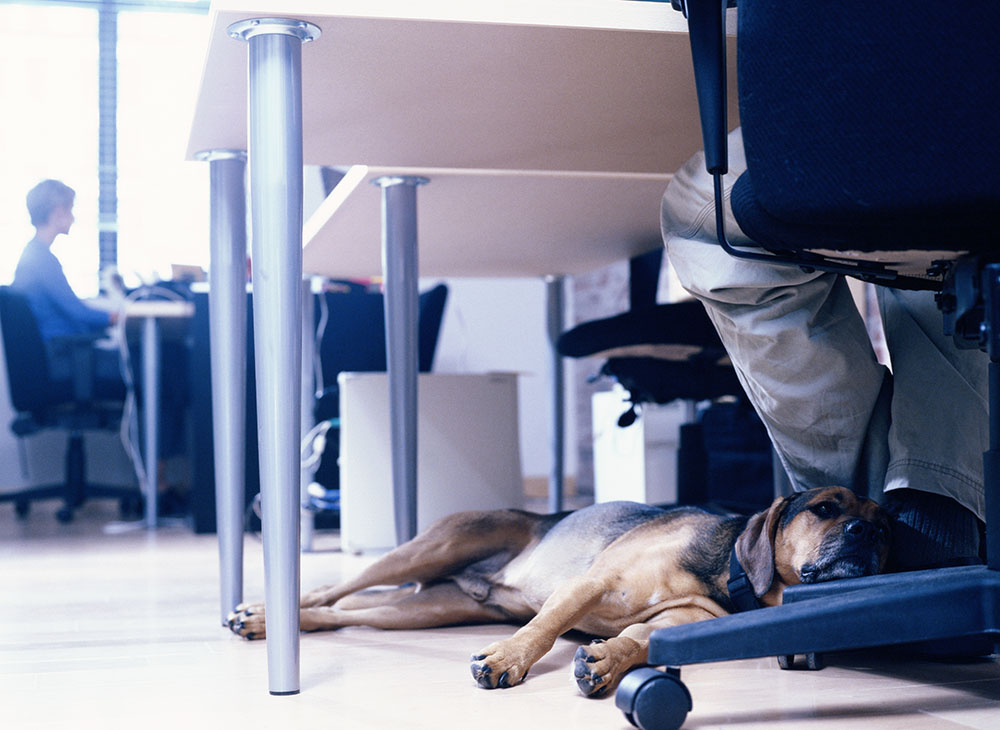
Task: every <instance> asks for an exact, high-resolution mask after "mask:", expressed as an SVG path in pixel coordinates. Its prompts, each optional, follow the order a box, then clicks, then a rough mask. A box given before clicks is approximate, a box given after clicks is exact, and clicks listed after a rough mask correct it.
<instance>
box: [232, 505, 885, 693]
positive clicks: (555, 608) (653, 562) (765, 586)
mask: <svg viewBox="0 0 1000 730" xmlns="http://www.w3.org/2000/svg"><path fill="white" fill-rule="evenodd" d="M888 526H889V523H888V519H887V517H886V515H885V513H884V512H883V511H882V509H881V508H880V507H879V506H878V505H877V504H876V503H875V502H873V501H871V500H868V499H863V498H859V497H857V496H855V495H854V493H853V492H851V491H850V490H848V489H844V488H842V487H826V488H821V489H813V490H810V491H806V492H800V493H797V494H794V495H792V496H790V497H785V498H783V499H777V500H775V501H774V503H773V504H772V505H771V507H770V508H769V509H767V510H765V511H763V512H759V513H757V514H755V515H753V516H752V517H750V518H747V517H739V516H729V517H727V516H722V515H716V514H711V513H709V512H705V511H703V510H700V509H696V508H691V507H681V508H674V509H666V510H665V509H659V508H656V507H650V506H647V505H643V504H638V503H635V502H608V503H603V504H596V505H593V506H590V507H586V508H584V509H581V510H578V511H576V512H567V513H560V514H555V515H537V514H533V513H530V512H522V511H520V510H495V511H485V512H462V513H458V514H455V515H451V516H449V517H446V518H444V519H442V520H440V521H438V522H437V523H435V524H434V525H432V526H431V527H430V528H428V529H427V530H426V531H425V532H423V533H421V534H420V535H418V536H417V537H415V538H414V539H413V540H411V541H409V542H407V543H405V544H403V545H401V546H400V547H398V548H396V549H394V550H392V551H391V552H389V553H387V554H386V555H385V556H384V557H382V558H381V559H379V560H378V561H377V562H375V563H374V564H372V565H371V566H370V567H369V568H367V569H366V570H364V571H363V572H362V573H361V574H360V575H358V577H356V578H354V579H353V580H349V581H347V582H345V583H342V584H340V585H336V586H326V587H323V588H319V589H317V590H315V591H312V592H311V593H308V594H306V595H305V596H304V597H303V598H302V601H301V611H300V626H301V629H302V630H303V631H322V630H328V629H338V628H341V627H343V626H372V627H375V628H382V629H417V628H431V627H435V626H446V625H454V624H463V623H464V624H468V623H496V622H503V623H508V622H516V623H523V624H525V625H524V626H522V628H520V629H519V630H518V631H517V632H516V633H515V634H514V635H513V636H512V637H510V638H509V639H505V640H503V641H498V642H495V643H493V644H490V645H489V646H487V647H485V648H483V649H481V650H480V651H477V652H476V653H475V654H474V655H473V656H472V674H473V677H475V679H476V681H477V682H478V684H479V685H480V686H481V687H486V688H495V687H510V686H513V685H515V684H518V683H519V682H521V681H522V680H523V679H524V678H525V676H526V675H527V673H528V670H529V669H530V668H531V666H532V664H534V663H535V662H537V661H538V660H539V659H540V658H541V657H542V656H544V655H545V654H546V653H547V652H548V651H549V649H551V648H552V646H553V644H554V643H555V641H556V639H557V638H558V637H559V636H560V635H561V634H563V633H565V632H567V631H569V630H570V629H578V630H580V631H583V632H585V633H588V634H594V635H596V636H600V637H606V640H601V639H598V640H597V641H595V642H594V643H592V644H590V645H589V646H586V647H580V649H579V650H578V651H577V654H576V657H575V661H574V674H575V676H576V678H577V685H578V686H579V687H580V690H581V691H582V692H583V694H585V695H587V696H599V695H602V694H605V693H606V692H608V691H609V690H610V689H612V688H613V687H614V686H615V685H616V684H617V682H618V680H619V679H620V678H621V676H622V675H623V674H624V673H625V672H627V671H628V670H629V669H630V668H632V667H634V666H636V665H638V664H643V663H644V662H645V661H646V657H647V650H648V644H649V641H648V639H649V634H650V633H651V632H652V631H653V630H654V629H657V628H660V627H664V626H675V625H678V624H686V623H691V622H693V621H702V620H704V619H708V618H713V617H715V616H724V615H726V614H727V613H732V612H734V611H736V610H738V609H739V608H741V606H742V607H750V606H756V605H762V606H773V605H776V604H779V603H781V597H782V593H783V591H784V589H785V587H786V586H789V585H794V584H796V583H818V582H820V581H826V580H833V579H836V578H855V577H860V576H866V575H873V574H875V573H878V572H879V571H880V570H881V569H882V568H883V566H884V565H885V561H886V556H887V553H888ZM404 584H412V585H404ZM390 585H391V586H399V587H397V588H394V589H391V590H389V589H387V590H378V591H366V592H363V593H359V591H362V590H363V589H366V588H372V587H374V586H390ZM748 603H749V606H747V605H746V604H748ZM264 624H265V622H264V606H263V604H252V605H248V604H244V605H241V606H239V607H237V609H236V611H235V612H234V613H233V614H231V615H230V617H229V627H230V628H231V629H232V630H233V631H234V632H235V633H237V634H239V635H240V636H243V637H245V638H248V639H254V638H263V637H264V633H265V626H264Z"/></svg>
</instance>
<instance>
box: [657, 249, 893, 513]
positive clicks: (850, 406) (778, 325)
mask: <svg viewBox="0 0 1000 730" xmlns="http://www.w3.org/2000/svg"><path fill="white" fill-rule="evenodd" d="M667 251H668V255H669V256H670V261H671V264H672V265H673V266H674V268H675V270H676V273H677V276H678V278H679V279H680V281H681V283H682V284H683V285H684V286H685V288H686V289H687V290H688V291H690V292H691V293H692V294H693V295H694V296H696V297H697V298H698V299H700V300H701V301H702V303H703V304H704V305H705V308H706V310H707V311H708V314H709V317H710V318H711V319H712V322H713V323H714V324H715V327H716V329H717V330H718V332H719V336H720V337H721V339H722V341H723V343H724V344H725V346H726V349H727V351H728V352H729V356H730V359H731V360H732V361H733V366H734V367H735V369H736V372H737V375H738V377H739V379H740V382H741V383H742V384H743V387H744V389H745V390H746V392H747V395H748V396H749V398H750V400H751V402H752V403H753V404H754V407H755V408H756V410H757V412H758V414H759V415H760V416H761V419H762V420H763V421H764V424H765V426H766V427H767V430H768V433H769V434H770V436H771V440H772V442H773V443H774V446H775V449H776V450H777V452H778V454H779V456H780V458H781V460H782V462H783V464H784V466H785V468H786V470H787V471H788V473H789V476H790V478H791V480H792V483H793V485H794V486H795V488H796V489H799V490H802V489H809V488H812V487H820V486H828V485H830V484H841V485H844V486H848V487H851V488H853V489H854V490H856V491H858V492H859V493H862V494H872V495H874V494H877V493H879V492H881V488H882V477H883V475H884V474H885V465H886V462H887V458H888V455H887V450H886V444H887V430H888V426H889V423H888V404H889V398H890V396H891V393H892V382H891V377H890V376H889V374H888V372H887V371H886V369H885V367H884V366H882V365H880V364H879V363H878V361H877V360H876V358H875V354H874V351H873V349H872V347H871V343H870V341H869V339H868V335H867V332H866V330H865V326H864V322H863V320H862V318H861V315H860V314H859V313H858V311H857V308H856V307H855V305H854V301H853V299H852V297H851V294H850V291H849V290H848V287H847V284H846V282H845V281H844V280H843V278H842V277H838V276H835V275H832V274H817V273H813V274H806V273H804V272H802V271H801V270H800V269H797V268H794V267H777V266H769V265H763V264H756V263H748V262H744V261H739V260H737V259H732V258H731V257H729V256H728V255H727V254H726V253H725V252H724V251H723V250H722V249H721V248H720V247H719V246H717V245H712V244H707V243H704V242H701V241H695V240H686V239H679V238H670V239H668V241H667Z"/></svg>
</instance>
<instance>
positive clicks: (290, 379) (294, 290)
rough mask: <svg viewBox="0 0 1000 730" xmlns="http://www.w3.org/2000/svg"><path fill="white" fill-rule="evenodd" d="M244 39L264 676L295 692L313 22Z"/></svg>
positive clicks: (273, 21)
mask: <svg viewBox="0 0 1000 730" xmlns="http://www.w3.org/2000/svg"><path fill="white" fill-rule="evenodd" d="M229 32H230V34H231V35H233V36H234V37H236V38H241V39H243V40H246V41H247V42H248V44H249V47H250V48H249V97H250V98H249V122H250V135H249V138H250V144H249V157H250V200H251V205H250V210H251V216H252V219H251V226H252V239H253V287H254V345H255V352H256V373H257V417H258V437H259V443H260V481H261V510H262V514H263V519H262V522H263V533H264V580H265V586H264V591H265V601H266V604H267V614H266V618H265V621H266V629H267V659H268V684H269V689H270V692H271V694H278V695H285V694H297V693H298V691H299V479H300V469H299V461H300V460H299V440H300V427H301V400H300V398H301V393H300V388H301V379H302V370H301V358H302V296H301V289H300V287H301V281H302V43H303V42H304V41H308V40H312V39H314V38H316V37H317V36H318V35H319V28H317V27H315V26H313V25H310V24H308V23H304V22H301V21H295V20H287V19H282V18H265V19H256V20H247V21H241V22H239V23H235V24H233V25H232V26H230V28H229Z"/></svg>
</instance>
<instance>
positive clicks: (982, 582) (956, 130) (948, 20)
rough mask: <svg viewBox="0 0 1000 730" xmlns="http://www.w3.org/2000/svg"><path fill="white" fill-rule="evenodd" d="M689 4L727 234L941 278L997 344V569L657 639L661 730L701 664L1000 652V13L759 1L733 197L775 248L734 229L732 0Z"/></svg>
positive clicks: (800, 603)
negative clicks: (742, 168) (999, 646)
mask: <svg viewBox="0 0 1000 730" xmlns="http://www.w3.org/2000/svg"><path fill="white" fill-rule="evenodd" d="M673 4H674V6H675V7H676V8H678V9H681V8H683V9H684V10H685V12H686V15H687V17H688V24H689V30H690V37H691V45H692V54H693V58H694V63H695V77H696V81H697V87H698V100H699V106H700V108H701V114H702V127H703V132H704V138H705V140H704V141H705V152H706V165H707V167H708V171H709V172H710V173H712V174H713V175H714V176H715V191H716V210H717V230H719V231H720V232H721V233H720V236H719V243H720V245H722V246H724V247H725V248H726V250H727V251H729V253H731V254H732V255H734V256H738V257H742V258H747V259H761V260H764V261H768V262H771V263H784V264H789V265H795V266H803V267H806V268H811V269H817V270H829V271H835V272H839V273H844V274H847V275H852V276H856V277H859V278H861V279H864V280H867V281H873V282H877V283H879V284H883V285H888V286H898V287H907V288H919V289H932V290H937V291H938V292H939V295H938V302H939V304H940V307H941V309H942V311H943V313H944V321H945V331H946V332H947V333H949V334H952V335H953V336H954V338H955V342H956V344H957V345H958V346H959V347H963V348H980V349H983V350H984V351H986V352H987V353H988V355H989V358H990V363H989V369H990V395H989V413H990V416H989V418H990V450H989V451H987V452H986V454H985V455H984V462H985V467H986V469H985V471H986V474H985V489H986V531H987V536H986V546H987V564H986V565H985V566H965V567H957V568H943V569H939V570H929V571H918V572H912V573H899V574H894V575H884V576H874V577H871V578H859V579H854V580H845V581H835V582H832V583H828V584H818V585H812V586H794V587H792V588H789V589H788V590H787V591H786V592H785V597H784V604H783V605H781V606H777V607H774V608H764V609H760V610H755V611H750V612H748V613H740V614H735V615H731V616H725V617H722V618H718V619H713V620H711V621H704V622H701V623H696V624H691V625H688V626H680V627H673V628H669V629H662V630H659V631H656V632H654V633H653V636H652V639H651V642H650V659H649V661H650V663H651V664H655V665H665V666H667V667H668V669H667V671H666V672H665V673H661V672H658V671H657V670H655V669H652V668H643V669H639V670H636V671H634V672H632V673H630V674H629V675H627V676H626V677H625V679H624V680H623V681H622V684H621V686H620V688H619V690H618V693H617V695H616V703H617V704H618V706H619V708H621V709H622V710H623V711H624V712H625V713H626V715H627V716H628V718H629V719H630V720H631V721H632V722H633V724H636V725H638V726H639V727H642V728H644V729H645V730H651V729H652V728H677V727H680V726H681V724H682V723H683V721H684V718H685V717H686V715H687V712H688V711H689V710H690V708H691V697H690V694H689V693H688V691H687V689H686V688H685V687H684V685H683V684H682V683H681V682H680V679H679V675H680V670H679V667H680V666H682V665H686V664H693V663H700V662H712V661H724V660H730V659H743V658H751V657H763V656H777V657H779V663H781V665H782V666H789V665H790V664H791V661H792V659H793V657H794V656H795V655H800V654H806V655H807V656H808V657H811V658H812V660H811V661H810V662H809V663H810V664H812V665H813V666H817V665H818V663H819V662H818V660H817V654H818V653H822V652H832V651H841V650H848V649H860V648H868V647H877V646H887V645H899V644H910V643H913V642H926V641H928V640H948V641H949V643H952V644H955V645H957V644H963V645H965V646H967V647H969V648H970V650H971V649H972V648H977V649H978V650H979V651H985V652H986V653H989V652H990V651H992V650H993V649H994V648H995V644H996V642H997V639H998V637H1000V263H997V262H998V261H1000V245H998V242H997V234H996V233H995V232H994V230H995V227H996V222H997V214H998V213H1000V186H998V184H997V178H996V176H997V170H998V169H1000V145H998V144H997V143H996V140H995V125H994V120H995V117H996V111H997V108H996V101H995V99H996V89H997V88H998V84H1000V78H998V77H1000V71H998V68H1000V66H998V64H997V63H996V42H995V40H996V39H995V29H996V28H997V27H998V25H1000V5H998V4H997V3H986V2H982V3H980V2H973V3H953V4H951V5H948V6H947V7H943V6H941V5H940V3H931V2H917V3H910V4H907V5H906V6H905V7H902V6H897V5H890V4H885V3H867V4H854V5H850V6H845V5H843V4H837V3H825V4H822V3H804V2H800V1H799V0H752V2H751V1H750V0H747V2H744V3H741V4H740V6H739V29H738V48H739V58H738V63H739V79H738V81H739V99H740V117H741V124H742V127H743V139H744V144H745V149H746V157H747V172H746V173H745V174H744V175H743V176H742V177H741V178H740V179H739V180H738V181H737V183H736V185H735V186H734V188H733V190H732V198H731V200H732V208H733V213H734V215H735V216H736V219H737V221H738V222H739V224H740V227H741V229H742V230H743V231H744V233H746V234H747V235H748V236H749V237H750V238H751V239H752V240H753V241H754V242H755V243H756V244H757V245H758V246H759V247H760V248H762V249H764V251H760V250H752V249H751V250H746V249H736V248H734V247H732V246H730V245H729V243H728V242H727V241H726V239H725V234H724V226H723V215H722V211H723V206H722V201H721V197H722V183H721V177H722V175H723V174H724V173H725V172H726V169H727V159H726V154H727V153H726V132H727V130H726V126H725V124H726V122H725V62H724V60H725V59H724V53H725V45H724V35H723V34H724V22H723V21H724V10H725V7H726V5H727V3H726V0H673ZM729 4H730V5H732V4H733V3H731V2H730V3H729ZM684 6H686V7H684ZM880 252H881V253H880ZM935 252H936V253H935ZM812 599H822V600H812Z"/></svg>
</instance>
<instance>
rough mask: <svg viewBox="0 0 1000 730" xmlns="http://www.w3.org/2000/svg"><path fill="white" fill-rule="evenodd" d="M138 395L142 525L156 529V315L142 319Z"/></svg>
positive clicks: (157, 328)
mask: <svg viewBox="0 0 1000 730" xmlns="http://www.w3.org/2000/svg"><path fill="white" fill-rule="evenodd" d="M142 396H143V404H142V406H143V425H144V426H145V428H144V431H145V439H144V440H145V449H144V450H143V452H144V453H143V463H144V464H145V471H146V528H147V529H149V530H154V529H156V522H157V514H156V508H157V503H156V498H157V496H158V494H159V483H158V478H157V477H158V476H159V475H158V474H157V465H158V464H159V461H160V456H159V445H160V444H159V427H160V331H159V326H158V325H157V322H156V317H146V318H145V319H144V320H143V322H142Z"/></svg>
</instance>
